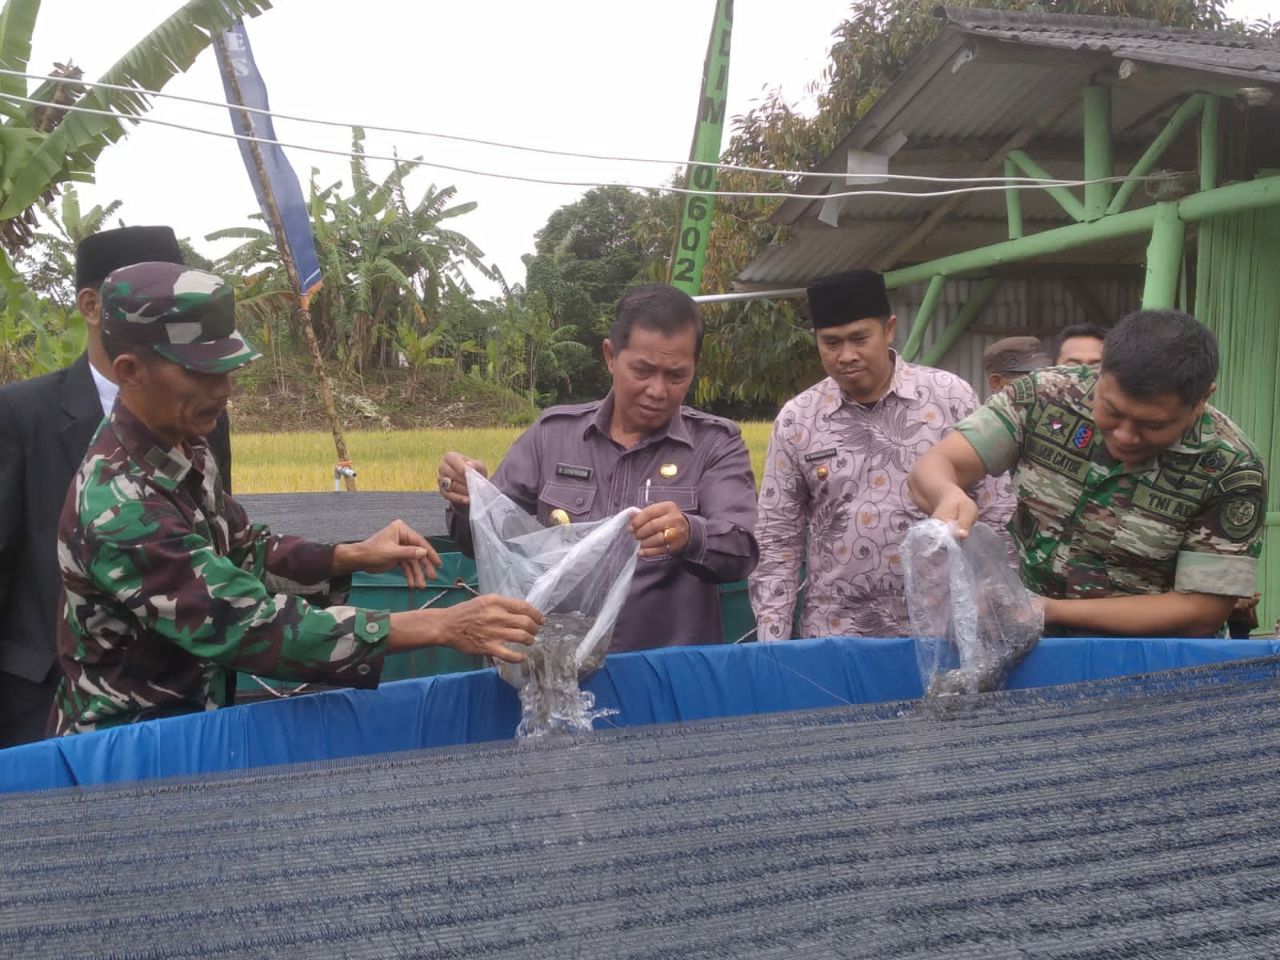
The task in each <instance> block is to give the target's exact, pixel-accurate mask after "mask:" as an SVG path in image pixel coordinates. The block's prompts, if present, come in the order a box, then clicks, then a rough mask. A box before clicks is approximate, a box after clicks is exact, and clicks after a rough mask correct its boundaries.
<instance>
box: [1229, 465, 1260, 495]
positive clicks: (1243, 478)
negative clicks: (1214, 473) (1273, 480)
mask: <svg viewBox="0 0 1280 960" xmlns="http://www.w3.org/2000/svg"><path fill="white" fill-rule="evenodd" d="M1261 486H1262V471H1261V470H1248V469H1245V470H1237V471H1236V472H1235V473H1229V474H1227V475H1226V476H1225V477H1223V478H1222V479H1221V480H1220V481H1218V489H1219V490H1221V491H1222V492H1223V493H1230V492H1231V491H1232V490H1240V489H1242V488H1246V487H1261Z"/></svg>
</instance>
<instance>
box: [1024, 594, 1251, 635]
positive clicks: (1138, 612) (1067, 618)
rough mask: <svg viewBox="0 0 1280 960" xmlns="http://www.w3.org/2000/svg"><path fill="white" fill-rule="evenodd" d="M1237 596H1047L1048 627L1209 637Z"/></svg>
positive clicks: (1046, 622) (1223, 620) (1046, 614)
mask: <svg viewBox="0 0 1280 960" xmlns="http://www.w3.org/2000/svg"><path fill="white" fill-rule="evenodd" d="M1234 603H1235V598H1234V597H1219V596H1214V595H1213V594H1208V593H1174V592H1170V593H1159V594H1153V595H1150V596H1140V597H1098V598H1089V599H1079V600H1054V599H1046V600H1045V609H1044V619H1045V627H1046V628H1050V629H1051V628H1053V627H1059V628H1065V629H1068V630H1073V631H1086V632H1087V631H1097V632H1098V633H1099V634H1100V635H1108V634H1119V635H1122V636H1130V637H1208V636H1212V635H1213V634H1215V633H1217V632H1218V630H1219V629H1220V628H1221V627H1222V624H1223V623H1225V622H1226V619H1227V617H1228V616H1230V614H1231V608H1232V606H1233V605H1234Z"/></svg>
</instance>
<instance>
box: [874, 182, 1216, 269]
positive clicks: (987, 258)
mask: <svg viewBox="0 0 1280 960" xmlns="http://www.w3.org/2000/svg"><path fill="white" fill-rule="evenodd" d="M1224 189H1227V188H1224ZM1154 222H1155V208H1154V207H1142V208H1140V209H1138V210H1128V211H1126V212H1125V213H1118V214H1116V215H1115V216H1113V217H1103V218H1102V219H1101V220H1095V221H1094V222H1093V223H1073V224H1071V225H1069V226H1066V227H1057V228H1055V229H1053V230H1042V231H1041V232H1040V233H1033V234H1031V235H1030V236H1026V237H1019V238H1018V239H1017V240H1003V241H1001V242H1000V243H993V244H991V245H990V246H986V247H979V248H978V249H976V250H966V251H964V252H963V253H953V254H950V255H949V256H946V257H939V258H938V259H937V260H931V261H930V262H929V263H917V264H913V265H912V266H910V267H902V268H900V269H898V270H890V271H889V272H888V273H886V274H885V275H884V279H885V283H886V284H887V285H888V287H889V288H890V289H891V290H893V289H897V288H898V287H903V286H906V285H907V284H910V283H919V282H920V281H921V280H928V279H929V278H930V277H932V276H935V275H937V274H939V273H942V274H946V275H947V276H956V275H957V274H960V273H974V272H977V271H986V270H990V269H991V268H992V267H996V266H999V265H1000V264H1002V263H1020V262H1021V261H1023V260H1031V259H1033V258H1035V257H1043V256H1047V255H1049V254H1053V253H1061V252H1063V251H1064V250H1074V249H1075V248H1077V247H1087V246H1089V245H1090V244H1092V243H1102V242H1103V241H1105V240H1114V239H1115V238H1116V237H1127V236H1132V235H1133V234H1135V233H1146V232H1147V231H1148V230H1150V229H1151V224H1152V223H1154Z"/></svg>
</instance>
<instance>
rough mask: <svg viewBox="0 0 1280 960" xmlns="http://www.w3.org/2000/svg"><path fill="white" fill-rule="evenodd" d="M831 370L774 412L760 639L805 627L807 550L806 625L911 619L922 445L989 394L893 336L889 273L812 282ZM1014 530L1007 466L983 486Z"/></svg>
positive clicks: (862, 631) (761, 529) (757, 581)
mask: <svg viewBox="0 0 1280 960" xmlns="http://www.w3.org/2000/svg"><path fill="white" fill-rule="evenodd" d="M808 296H809V316H810V320H811V321H812V323H813V328H814V338H815V340H816V341H817V345H818V355H819V357H820V358H821V360H822V365H823V368H824V369H825V370H826V372H827V374H828V377H827V379H825V380H823V381H822V382H821V383H819V384H817V385H816V386H813V387H811V388H809V389H808V390H806V391H805V392H804V393H802V394H800V395H799V396H797V397H795V398H794V399H792V400H791V401H789V402H788V403H787V404H786V406H784V407H783V408H782V412H781V413H779V414H778V418H777V420H775V421H774V425H773V435H772V437H771V438H770V441H769V453H768V457H767V459H766V460H765V467H764V478H763V481H762V482H761V485H760V502H759V508H758V513H757V520H756V539H757V540H758V542H759V544H760V563H759V565H758V566H757V567H756V570H755V573H754V574H752V576H751V579H750V586H751V606H752V608H753V609H754V610H755V615H756V623H757V626H758V635H759V637H760V639H761V640H785V639H788V638H790V637H791V636H792V635H793V632H792V624H793V621H794V619H795V616H796V602H797V598H798V595H799V593H800V577H801V570H800V567H801V563H802V561H803V563H804V565H805V566H806V567H807V586H806V588H805V591H804V604H803V609H802V610H801V612H800V617H799V628H798V630H797V631H796V633H795V635H797V636H801V637H822V636H861V637H896V636H906V635H908V634H909V633H910V626H909V623H908V620H907V606H906V598H905V596H904V594H903V570H902V556H901V545H902V540H903V537H904V535H905V534H906V532H907V528H908V527H910V526H911V524H913V523H915V522H916V521H918V520H923V519H924V518H925V516H926V515H925V514H924V513H922V512H921V511H920V510H918V509H917V508H916V507H915V505H914V504H913V503H912V502H911V499H910V497H909V496H908V495H907V489H906V483H907V473H908V471H909V470H910V469H911V465H912V464H913V463H914V462H915V459H916V457H917V456H919V455H920V454H921V453H923V452H924V451H926V450H928V449H929V448H930V447H932V446H933V445H934V444H935V443H937V442H938V441H939V440H940V439H941V438H942V437H943V436H944V435H945V434H946V432H947V431H948V430H949V429H950V428H951V426H952V425H953V424H955V423H957V422H958V421H959V420H961V419H963V418H964V417H966V416H968V415H969V414H970V413H972V412H973V411H974V410H975V409H977V406H978V398H977V396H976V395H975V394H974V392H973V388H972V387H971V386H969V384H968V383H966V382H965V381H964V380H962V379H960V378H959V377H956V376H954V375H952V374H950V373H946V372H944V371H942V370H935V369H933V368H932V367H924V366H919V365H917V364H912V363H907V362H906V361H904V360H903V359H902V358H901V357H900V356H898V354H897V353H896V352H895V351H894V350H893V349H892V348H891V344H892V343H893V336H894V332H895V330H896V326H897V319H896V318H895V317H894V316H893V314H892V310H891V309H890V307H889V297H888V294H887V293H886V291H885V285H884V277H882V276H881V275H880V274H878V273H875V272H873V271H871V270H853V271H850V272H848V273H843V274H838V275H836V276H833V277H827V278H826V279H823V280H820V281H818V282H817V283H815V284H814V285H813V286H811V287H809V289H808ZM974 494H975V496H976V497H977V498H978V500H979V502H980V503H982V505H983V507H984V510H983V518H984V519H985V520H986V521H987V522H988V523H990V524H991V525H992V526H994V527H996V528H997V530H1003V527H1004V524H1005V523H1006V521H1007V520H1008V518H1009V515H1010V513H1011V512H1012V509H1013V504H1012V501H1011V500H1010V499H1009V498H1008V497H1007V496H1003V497H1002V496H1001V495H1000V493H999V491H998V489H997V486H996V483H995V481H994V480H991V481H984V482H983V483H982V484H980V485H979V486H978V487H977V488H976V489H975V491H974Z"/></svg>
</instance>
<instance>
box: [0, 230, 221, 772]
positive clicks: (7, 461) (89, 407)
mask: <svg viewBox="0 0 1280 960" xmlns="http://www.w3.org/2000/svg"><path fill="white" fill-rule="evenodd" d="M145 260H164V261H169V262H172V263H181V262H182V251H181V250H180V249H179V247H178V240H177V238H176V237H175V236H174V234H173V231H172V230H171V229H169V228H168V227H123V228H121V229H119V230H104V231H102V232H101V233H96V234H94V235H93V236H90V237H86V238H85V239H84V240H82V241H81V242H80V244H79V246H77V247H76V263H75V272H76V275H75V286H76V306H77V308H78V309H79V311H80V314H81V316H83V317H84V319H85V339H86V349H85V352H84V353H83V354H82V355H81V356H80V358H79V359H77V360H76V361H75V362H74V363H73V364H71V366H69V367H67V368H66V369H63V370H58V371H55V372H54V373H50V374H46V375H45V376H43V377H37V378H36V379H34V380H27V381H24V382H22V383H13V384H8V385H6V386H3V387H0V504H3V509H2V510H0V747H8V746H13V745H15V744H19V743H27V742H29V741H31V740H38V739H40V738H41V737H43V736H44V729H45V723H46V722H47V721H48V719H49V705H50V704H51V703H52V702H53V691H54V689H55V688H56V687H57V684H58V677H59V676H60V673H59V671H58V670H57V669H56V668H55V661H56V657H55V654H54V634H55V630H56V627H55V625H56V622H57V620H58V619H59V617H60V615H61V612H62V581H61V579H60V578H59V576H58V557H57V543H58V518H59V517H60V516H61V514H62V503H63V501H64V500H65V499H66V495H67V488H68V487H70V486H71V479H72V477H74V476H75V473H76V470H77V469H78V468H79V466H80V462H81V461H82V460H84V454H85V451H86V450H87V449H88V448H89V441H90V440H92V439H93V435H94V432H95V431H96V430H97V429H98V425H99V424H100V423H101V422H102V418H103V416H105V415H106V414H108V413H110V412H111V406H112V404H113V403H114V402H115V396H116V385H115V382H114V380H113V379H112V378H113V374H112V372H111V361H110V360H109V359H108V358H107V355H106V352H105V350H104V349H103V346H102V336H101V332H100V326H99V320H100V316H99V313H100V304H99V301H98V287H99V286H100V285H101V284H102V281H103V279H104V278H105V277H106V276H107V274H108V273H110V272H111V271H112V270H114V269H116V268H117V267H123V266H128V265H129V264H131V263H139V262H141V261H145ZM209 446H210V447H211V449H212V450H213V453H214V456H215V457H216V458H217V460H218V467H219V473H220V475H221V476H222V480H223V484H224V486H226V488H227V490H228V491H229V490H230V480H231V443H230V439H229V432H228V429H227V418H226V415H225V414H223V415H222V416H220V417H219V418H218V424H217V426H216V427H215V428H214V430H213V432H212V433H211V434H210V435H209Z"/></svg>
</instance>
